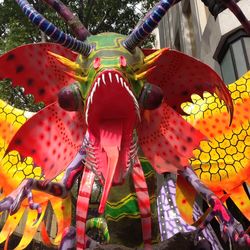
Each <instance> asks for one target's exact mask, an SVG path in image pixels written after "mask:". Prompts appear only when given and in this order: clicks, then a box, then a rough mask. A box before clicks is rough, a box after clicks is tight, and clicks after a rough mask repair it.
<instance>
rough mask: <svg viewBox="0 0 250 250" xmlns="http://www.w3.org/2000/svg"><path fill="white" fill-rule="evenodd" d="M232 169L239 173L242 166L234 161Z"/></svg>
mask: <svg viewBox="0 0 250 250" xmlns="http://www.w3.org/2000/svg"><path fill="white" fill-rule="evenodd" d="M234 167H235V170H236V172H237V173H238V172H240V171H241V169H242V166H241V164H240V163H239V162H238V161H236V162H235V163H234Z"/></svg>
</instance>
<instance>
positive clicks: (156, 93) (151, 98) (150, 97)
mask: <svg viewBox="0 0 250 250" xmlns="http://www.w3.org/2000/svg"><path fill="white" fill-rule="evenodd" d="M163 97H164V94H163V91H162V89H161V88H160V87H158V86H156V85H154V84H149V83H147V84H145V85H144V87H143V89H142V91H141V95H140V97H139V103H140V105H141V106H142V107H143V108H144V109H149V110H152V109H156V108H158V107H159V106H160V105H161V103H162V100H163Z"/></svg>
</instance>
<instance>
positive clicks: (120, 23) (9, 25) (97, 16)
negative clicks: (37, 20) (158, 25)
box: [0, 0, 155, 111]
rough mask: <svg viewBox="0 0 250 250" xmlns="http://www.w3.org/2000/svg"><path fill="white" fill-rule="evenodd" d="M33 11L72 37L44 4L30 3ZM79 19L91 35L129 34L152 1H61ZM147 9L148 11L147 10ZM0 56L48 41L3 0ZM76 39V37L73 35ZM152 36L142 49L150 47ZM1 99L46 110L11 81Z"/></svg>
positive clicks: (3, 88)
mask: <svg viewBox="0 0 250 250" xmlns="http://www.w3.org/2000/svg"><path fill="white" fill-rule="evenodd" d="M28 1H29V3H30V4H32V5H33V6H34V8H35V9H36V10H37V11H38V12H40V13H41V14H42V15H44V16H45V17H46V18H47V19H48V20H49V21H51V22H52V23H54V24H55V25H56V26H58V27H59V28H60V29H62V30H63V31H65V32H66V33H70V32H71V31H70V30H69V27H68V26H67V24H66V23H65V22H64V21H63V20H62V19H61V18H60V17H58V15H57V13H56V12H55V11H54V10H53V9H51V8H49V7H48V6H47V5H46V4H44V3H43V1H42V0H28ZM61 1H62V2H63V3H64V4H65V5H66V6H68V7H70V8H71V10H72V11H73V12H74V13H75V14H77V15H78V17H79V18H80V20H81V21H82V23H83V24H84V25H85V27H87V28H88V29H89V30H90V32H91V33H92V34H97V33H101V32H117V33H121V34H125V35H126V34H129V33H130V32H131V31H132V30H133V29H134V27H135V26H136V24H137V23H138V22H139V20H140V19H141V18H143V17H144V15H145V14H146V12H147V10H148V7H149V6H150V5H152V3H153V2H155V1H153V0H144V1H139V0H120V1H117V0H102V1H101V0H99V1H97V0H75V1H74V0H61ZM145 7H146V8H145ZM0 32H1V36H0V54H3V53H5V52H7V51H9V50H11V49H13V48H16V47H17V46H20V45H23V44H28V43H37V42H41V41H44V39H45V40H46V39H47V40H50V39H49V38H46V37H44V34H43V33H41V31H39V29H38V28H37V27H35V26H34V25H33V24H32V23H31V22H30V21H29V20H28V18H27V17H26V16H25V15H24V14H23V13H22V11H21V9H20V7H19V6H18V5H17V3H16V1H13V0H4V1H3V2H1V3H0ZM72 35H73V34H72ZM153 40H154V37H153V36H151V37H150V38H149V39H148V40H147V41H146V43H144V44H143V45H144V46H146V47H150V46H151V45H152V42H153ZM0 98H1V99H3V100H6V101H7V102H8V103H10V104H11V105H14V106H15V107H18V108H21V109H27V110H30V111H37V110H39V109H41V108H42V107H43V105H42V104H41V103H38V104H35V103H34V98H33V97H32V95H25V94H24V90H23V88H21V87H16V88H13V87H12V86H11V83H10V81H7V80H6V81H3V82H0Z"/></svg>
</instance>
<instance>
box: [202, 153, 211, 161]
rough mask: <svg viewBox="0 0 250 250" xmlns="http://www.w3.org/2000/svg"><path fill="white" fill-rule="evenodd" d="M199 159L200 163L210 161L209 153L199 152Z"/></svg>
mask: <svg viewBox="0 0 250 250" xmlns="http://www.w3.org/2000/svg"><path fill="white" fill-rule="evenodd" d="M200 159H201V160H202V163H206V162H209V161H210V159H211V158H210V155H209V153H205V152H201V155H200Z"/></svg>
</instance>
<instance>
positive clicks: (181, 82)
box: [145, 49, 233, 115]
mask: <svg viewBox="0 0 250 250" xmlns="http://www.w3.org/2000/svg"><path fill="white" fill-rule="evenodd" d="M149 51H150V50H145V55H146V56H147V55H149V54H150V53H149ZM153 52H155V50H151V53H153ZM154 66H155V67H154V68H153V69H152V70H151V72H150V73H149V74H148V76H147V81H148V82H149V83H152V84H155V85H158V86H160V87H161V88H162V90H163V91H164V94H165V98H166V102H167V104H168V105H169V106H171V107H172V108H173V109H174V110H176V111H177V112H178V113H179V114H182V115H184V114H185V113H184V112H183V110H182V109H181V107H180V106H181V104H182V103H183V102H187V101H191V95H192V94H198V95H200V96H202V95H203V92H204V91H207V92H210V93H212V94H213V93H215V94H217V95H218V97H219V98H220V99H222V100H223V101H224V102H225V103H226V105H227V107H228V110H229V111H230V114H231V115H232V113H233V103H232V99H231V96H230V93H229V91H228V89H227V87H226V86H225V84H224V82H223V81H222V80H221V78H220V77H219V76H218V74H217V73H216V72H215V71H214V70H212V69H211V68H210V67H209V66H208V65H206V64H204V63H202V62H200V61H198V60H197V59H195V58H193V57H190V56H187V55H185V54H183V53H181V52H178V51H174V50H170V49H163V50H162V53H161V55H160V56H159V57H158V59H156V61H155V64H154Z"/></svg>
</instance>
